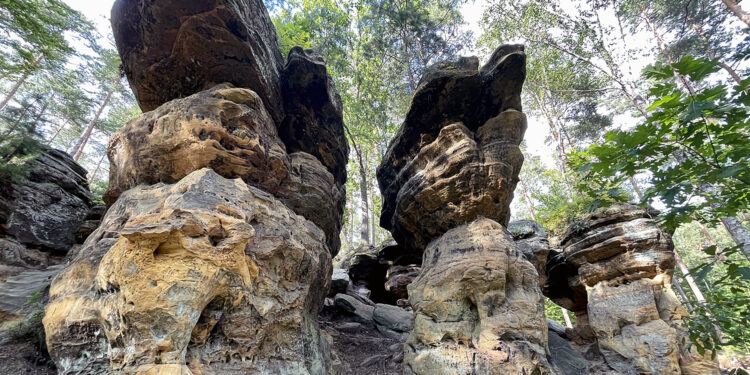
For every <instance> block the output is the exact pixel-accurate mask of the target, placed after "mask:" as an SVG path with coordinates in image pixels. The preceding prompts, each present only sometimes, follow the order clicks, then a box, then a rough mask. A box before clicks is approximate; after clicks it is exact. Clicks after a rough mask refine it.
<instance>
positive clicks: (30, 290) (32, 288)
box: [0, 264, 63, 314]
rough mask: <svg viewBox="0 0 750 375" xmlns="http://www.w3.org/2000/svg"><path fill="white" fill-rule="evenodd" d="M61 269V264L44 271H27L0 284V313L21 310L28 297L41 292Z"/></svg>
mask: <svg viewBox="0 0 750 375" xmlns="http://www.w3.org/2000/svg"><path fill="white" fill-rule="evenodd" d="M62 269H63V265H62V264H58V265H55V266H51V267H48V268H47V269H44V270H36V269H29V270H26V271H24V272H21V273H19V274H18V275H15V276H11V277H9V278H7V279H6V280H5V281H3V282H0V311H4V312H8V313H11V314H13V313H17V312H19V311H20V310H22V309H23V307H24V305H25V304H26V302H27V301H28V300H29V297H31V296H33V295H34V294H35V293H37V292H43V291H44V289H46V288H47V287H48V286H49V284H50V283H51V282H52V278H53V277H55V275H57V274H58V273H59V272H60V270H62Z"/></svg>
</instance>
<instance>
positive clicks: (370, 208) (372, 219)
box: [367, 181, 375, 246]
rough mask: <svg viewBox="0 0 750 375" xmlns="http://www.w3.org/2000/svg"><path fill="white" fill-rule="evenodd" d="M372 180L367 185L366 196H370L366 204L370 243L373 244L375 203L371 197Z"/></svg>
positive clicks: (372, 195) (373, 195) (372, 192)
mask: <svg viewBox="0 0 750 375" xmlns="http://www.w3.org/2000/svg"><path fill="white" fill-rule="evenodd" d="M372 185H373V183H372V181H370V183H369V184H368V185H367V188H368V189H369V192H368V193H369V194H368V196H369V197H370V203H369V205H368V211H367V212H368V215H370V245H372V246H375V209H374V207H375V203H374V202H373V198H374V197H375V191H373V188H372Z"/></svg>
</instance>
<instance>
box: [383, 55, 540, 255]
mask: <svg viewBox="0 0 750 375" xmlns="http://www.w3.org/2000/svg"><path fill="white" fill-rule="evenodd" d="M525 61H526V58H525V55H524V52H523V46H502V47H500V48H498V49H497V50H496V51H495V53H493V55H492V58H491V59H490V61H489V62H488V63H487V64H486V65H484V66H483V67H482V68H481V69H479V68H478V60H477V59H476V58H475V57H474V58H461V59H459V60H458V61H453V62H443V63H438V64H435V65H433V66H431V67H429V68H428V69H426V70H425V73H424V75H423V76H422V79H421V80H420V83H419V85H418V87H417V90H416V92H415V93H414V97H413V98H412V101H411V104H410V106H409V110H408V112H407V114H406V118H405V120H404V122H403V124H402V125H401V127H400V128H399V130H398V132H397V133H396V136H395V137H394V139H393V140H392V141H391V144H390V145H389V147H388V150H387V152H386V154H385V155H384V157H383V160H382V162H381V164H380V165H379V166H378V169H377V178H378V183H379V185H380V191H381V192H382V194H383V209H382V213H381V218H380V225H381V226H382V227H383V228H385V229H388V230H389V231H391V233H392V234H393V238H394V239H395V240H396V241H397V242H398V243H399V244H401V245H403V246H404V247H405V248H406V250H407V251H411V252H416V253H418V254H421V252H422V251H423V250H424V248H425V247H426V246H427V244H428V243H429V242H430V241H431V240H433V239H435V238H437V237H439V236H440V235H442V234H443V233H445V232H446V231H447V230H449V229H451V228H453V227H455V226H457V225H461V224H463V223H467V222H470V221H472V220H473V219H475V218H476V217H478V216H484V217H487V218H491V219H493V220H496V221H497V222H499V223H500V224H503V225H507V224H508V220H509V218H510V210H509V205H510V201H511V199H512V198H513V189H514V188H515V185H516V183H517V181H518V173H519V172H520V168H521V164H522V162H523V156H522V154H521V152H520V150H519V148H518V145H519V144H520V142H521V140H522V139H523V134H524V131H525V130H526V117H525V115H524V114H523V113H521V112H520V111H521V101H520V94H521V86H522V85H523V81H524V78H525Z"/></svg>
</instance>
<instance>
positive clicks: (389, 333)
mask: <svg viewBox="0 0 750 375" xmlns="http://www.w3.org/2000/svg"><path fill="white" fill-rule="evenodd" d="M375 328H377V329H378V332H380V333H381V334H383V336H385V337H387V338H389V339H391V340H398V341H406V338H407V337H409V333H408V332H396V331H394V330H392V329H388V328H386V327H385V326H381V325H380V324H375Z"/></svg>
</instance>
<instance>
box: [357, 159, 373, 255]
mask: <svg viewBox="0 0 750 375" xmlns="http://www.w3.org/2000/svg"><path fill="white" fill-rule="evenodd" d="M359 195H360V199H361V200H362V227H361V228H360V232H359V234H360V239H361V241H362V243H363V244H369V243H370V207H369V204H368V202H367V200H368V194H367V172H365V169H364V166H363V165H362V163H360V166H359Z"/></svg>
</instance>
